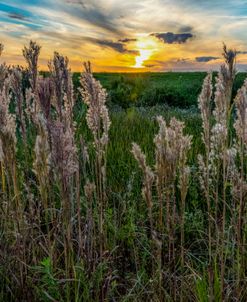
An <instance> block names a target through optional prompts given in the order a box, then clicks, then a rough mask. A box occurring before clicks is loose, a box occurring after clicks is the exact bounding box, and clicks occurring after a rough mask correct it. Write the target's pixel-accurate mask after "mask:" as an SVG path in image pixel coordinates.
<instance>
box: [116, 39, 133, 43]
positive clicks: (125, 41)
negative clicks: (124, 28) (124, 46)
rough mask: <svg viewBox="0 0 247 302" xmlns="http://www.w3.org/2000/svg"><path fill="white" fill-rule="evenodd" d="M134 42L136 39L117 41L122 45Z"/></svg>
mask: <svg viewBox="0 0 247 302" xmlns="http://www.w3.org/2000/svg"><path fill="white" fill-rule="evenodd" d="M136 41H137V39H128V38H125V39H120V40H118V42H122V43H129V42H136Z"/></svg>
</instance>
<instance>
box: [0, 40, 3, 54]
mask: <svg viewBox="0 0 247 302" xmlns="http://www.w3.org/2000/svg"><path fill="white" fill-rule="evenodd" d="M3 50H4V45H3V44H2V43H0V57H1V55H2V53H3Z"/></svg>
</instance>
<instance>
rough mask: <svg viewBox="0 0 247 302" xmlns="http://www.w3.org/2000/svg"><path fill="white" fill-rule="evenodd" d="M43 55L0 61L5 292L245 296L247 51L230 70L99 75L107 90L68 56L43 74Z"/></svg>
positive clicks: (77, 296) (28, 50)
mask: <svg viewBox="0 0 247 302" xmlns="http://www.w3.org/2000/svg"><path fill="white" fill-rule="evenodd" d="M1 51H2V47H1ZM39 52H40V47H39V45H37V44H36V43H34V42H32V41H31V42H30V44H29V46H28V47H25V48H24V50H23V55H24V57H25V59H26V61H27V65H28V68H27V69H23V68H21V67H12V68H10V67H8V66H6V65H5V64H2V65H1V68H0V77H1V81H0V163H1V180H0V201H1V203H0V204H1V207H0V215H1V219H0V236H1V241H0V275H1V278H0V280H1V281H0V300H1V301H246V299H247V292H246V283H247V282H246V278H245V272H246V269H247V263H246V259H247V258H246V256H247V255H246V236H247V233H246V227H245V226H246V197H247V183H246V146H247V145H246V143H247V141H246V127H247V116H246V113H247V91H246V89H247V82H245V83H244V84H243V77H244V76H245V75H244V74H240V75H237V76H236V70H235V59H236V53H235V52H234V51H232V50H228V49H227V48H224V52H223V56H224V59H225V64H224V65H223V66H222V67H221V70H220V72H219V74H208V75H206V74H204V73H198V74H197V73H191V74H189V75H186V74H179V75H178V74H176V73H175V74H172V73H168V74H158V75H156V74H145V75H129V76H127V75H125V76H116V75H107V74H97V75H95V76H96V77H97V78H98V79H100V80H101V83H102V85H103V86H104V87H106V88H108V90H109V95H108V96H107V94H106V91H105V90H104V89H103V88H102V86H101V84H100V83H99V82H98V81H97V80H95V78H94V77H93V75H92V72H91V66H90V64H89V63H85V65H84V67H85V70H84V72H83V73H82V74H81V76H80V78H78V75H76V74H75V75H74V79H73V81H72V74H71V72H70V70H69V66H68V59H67V58H65V57H63V56H61V55H60V54H58V53H54V58H53V60H52V61H51V62H50V63H49V69H50V72H49V74H44V75H45V77H42V76H41V74H40V73H39V71H38V68H37V66H38V56H39ZM111 76H112V77H113V78H112V79H111V80H109V77H111ZM159 77H160V82H159V81H157V79H158V78H159ZM186 77H187V78H186ZM153 78H155V80H153ZM165 79H167V81H166V80H165ZM168 79H169V80H168ZM73 82H74V83H75V85H73ZM130 83H131V84H130ZM133 83H134V84H133ZM147 83H148V84H147ZM242 84H243V86H242V88H241V89H239V90H238V91H237V88H239V87H240V85H242ZM155 85H156V88H157V89H156V88H154V86H155ZM201 85H202V88H200V87H201ZM151 94H152V95H153V97H150V96H151ZM174 94H176V95H177V96H175V95H174ZM168 95H169V97H168ZM198 95H199V97H198ZM106 104H108V105H109V107H110V108H111V110H110V112H108V107H107V106H106ZM197 104H198V106H199V108H196V106H197ZM153 105H155V106H153ZM171 105H173V106H175V105H176V107H171Z"/></svg>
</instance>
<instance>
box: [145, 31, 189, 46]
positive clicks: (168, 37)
mask: <svg viewBox="0 0 247 302" xmlns="http://www.w3.org/2000/svg"><path fill="white" fill-rule="evenodd" d="M151 36H154V37H156V38H158V39H159V40H161V41H162V42H164V43H166V44H183V43H186V42H187V40H188V39H190V38H192V37H193V35H192V34H191V33H181V34H174V33H172V32H166V33H152V34H151Z"/></svg>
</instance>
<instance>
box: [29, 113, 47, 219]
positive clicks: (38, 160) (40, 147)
mask: <svg viewBox="0 0 247 302" xmlns="http://www.w3.org/2000/svg"><path fill="white" fill-rule="evenodd" d="M34 153H35V160H34V162H33V170H34V172H35V174H36V176H37V179H38V183H39V191H40V196H41V199H42V204H43V208H44V211H45V217H46V224H47V223H48V213H47V211H48V208H49V204H48V194H49V169H50V157H51V155H50V146H49V142H48V132H47V122H46V120H45V119H44V117H43V115H42V114H40V115H39V130H38V135H37V136H36V141H35V147H34Z"/></svg>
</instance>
